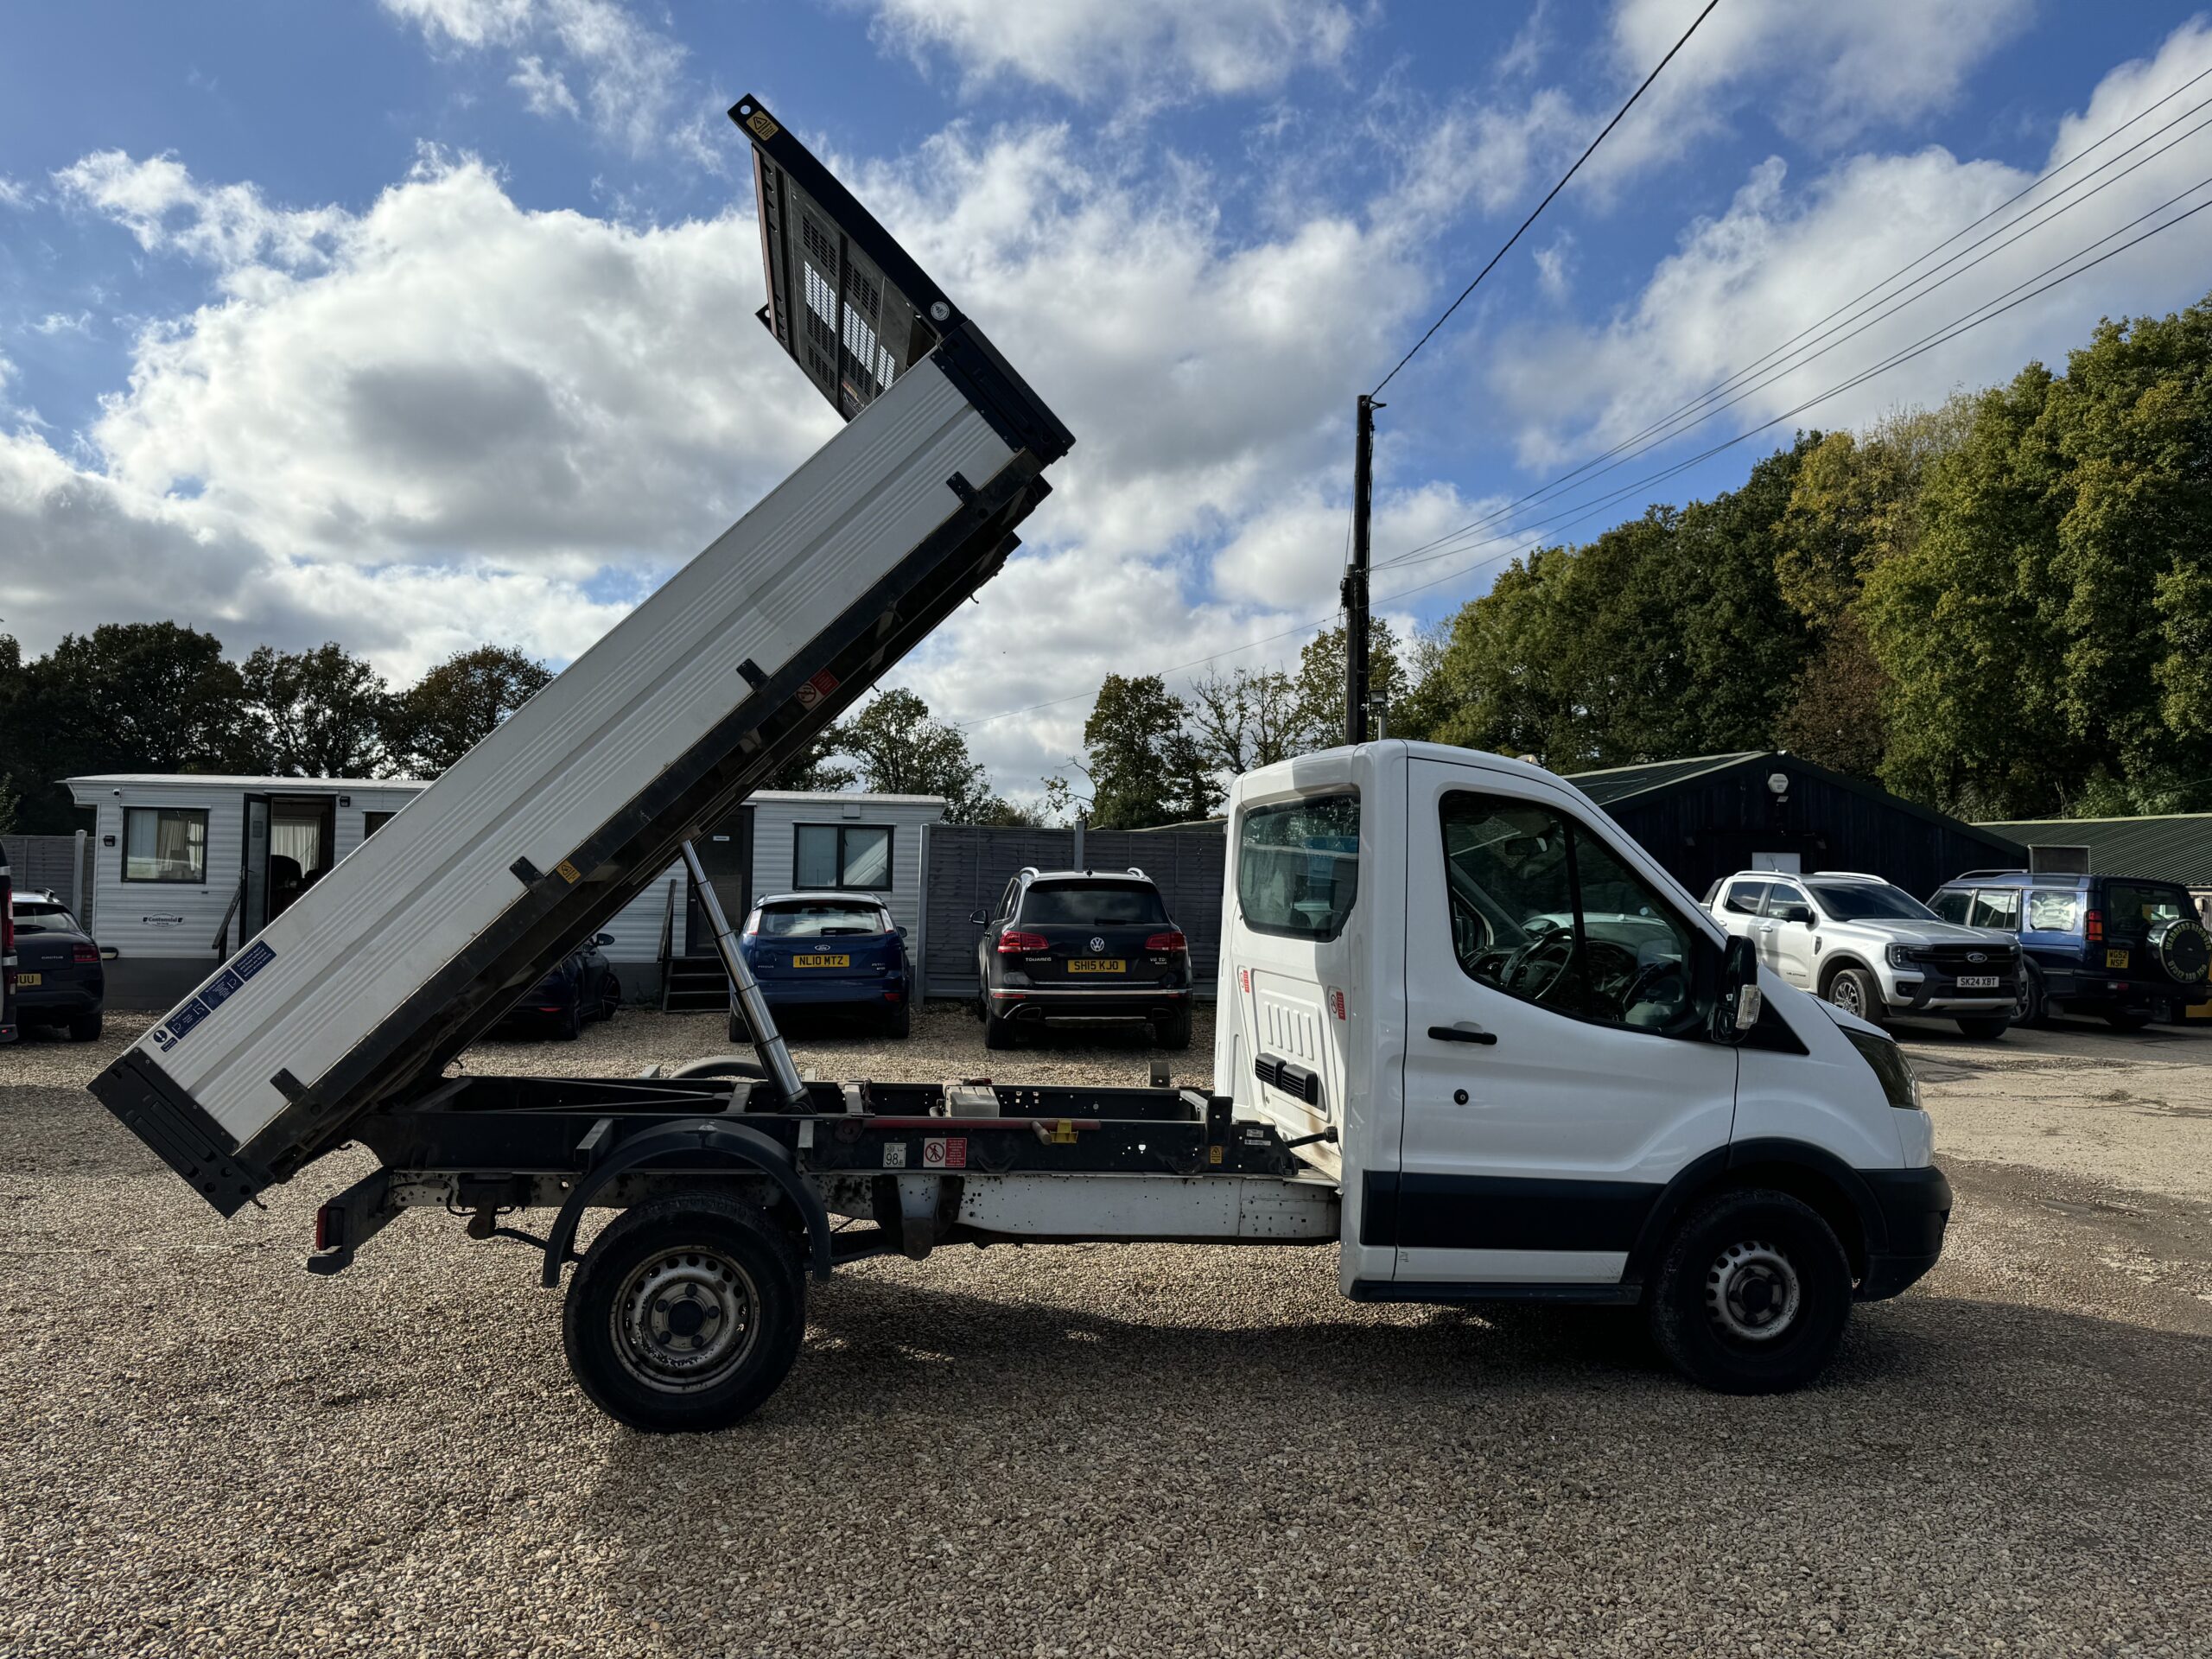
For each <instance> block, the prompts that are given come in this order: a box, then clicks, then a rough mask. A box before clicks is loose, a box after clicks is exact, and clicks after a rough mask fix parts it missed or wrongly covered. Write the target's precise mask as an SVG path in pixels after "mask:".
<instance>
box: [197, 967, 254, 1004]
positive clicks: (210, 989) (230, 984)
mask: <svg viewBox="0 0 2212 1659" xmlns="http://www.w3.org/2000/svg"><path fill="white" fill-rule="evenodd" d="M244 988H245V981H244V980H242V979H240V978H239V977H238V976H237V975H236V974H234V973H232V971H231V970H230V969H227V968H226V969H223V971H222V972H221V973H219V974H218V975H216V976H215V977H214V978H213V979H211V980H209V981H208V982H207V983H206V984H205V985H203V986H201V987H200V1001H202V1002H205V1003H206V1004H207V1007H208V1008H209V1009H210V1010H211V1011H212V1010H213V1009H216V1008H219V1007H222V1006H223V1004H224V1003H225V1002H226V1001H228V1000H229V998H230V995H231V993H232V991H236V990H242V989H244Z"/></svg>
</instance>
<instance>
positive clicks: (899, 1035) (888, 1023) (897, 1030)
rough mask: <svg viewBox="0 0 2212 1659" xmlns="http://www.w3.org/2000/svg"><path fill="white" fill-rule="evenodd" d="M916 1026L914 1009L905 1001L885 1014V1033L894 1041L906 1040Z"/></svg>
mask: <svg viewBox="0 0 2212 1659" xmlns="http://www.w3.org/2000/svg"><path fill="white" fill-rule="evenodd" d="M913 1028H914V1011H913V1009H912V1008H911V1007H908V1006H907V1005H906V1003H905V1002H901V1003H899V1006H898V1007H895V1008H893V1009H892V1010H891V1012H890V1013H888V1014H885V1015H884V1016H883V1034H884V1035H885V1036H887V1037H888V1038H890V1039H892V1040H893V1041H894V1042H903V1041H905V1040H906V1036H907V1033H910V1032H912V1030H913Z"/></svg>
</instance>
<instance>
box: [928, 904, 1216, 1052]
mask: <svg viewBox="0 0 2212 1659" xmlns="http://www.w3.org/2000/svg"><path fill="white" fill-rule="evenodd" d="M969 920H971V921H974V922H976V923H978V924H980V925H982V929H983V937H982V938H981V939H979V940H977V941H976V971H977V973H978V975H979V976H980V977H981V980H982V995H981V996H979V997H978V998H977V999H976V1012H977V1013H979V1014H982V1018H983V1046H985V1047H987V1048H1009V1047H1011V1046H1013V1044H1014V1033H1015V1030H1016V1028H1017V1027H1022V1026H1029V1027H1036V1026H1042V1025H1055V1026H1058V1025H1107V1024H1112V1025H1138V1024H1142V1023H1146V1022H1149V1023H1150V1025H1151V1027H1152V1030H1153V1037H1154V1040H1155V1041H1157V1042H1158V1043H1159V1045H1160V1046H1161V1047H1162V1048H1188V1047H1189V1046H1191V946H1190V941H1189V940H1187V939H1185V938H1184V937H1183V931H1182V930H1181V929H1180V928H1179V927H1177V926H1176V925H1175V924H1174V922H1173V919H1172V918H1170V917H1169V916H1168V914H1167V906H1166V904H1165V903H1164V902H1163V901H1162V900H1161V899H1160V889H1159V888H1158V887H1154V885H1153V884H1152V879H1151V878H1150V877H1149V876H1147V875H1146V874H1145V873H1144V872H1143V871H1142V870H1138V869H1130V870H1113V871H1107V870H1039V869H1034V868H1031V869H1026V870H1024V871H1022V872H1021V874H1019V875H1017V876H1015V877H1014V880H1011V881H1009V882H1007V884H1006V891H1005V892H1004V893H1001V894H1000V895H999V902H998V908H997V910H996V912H995V913H994V914H992V915H991V916H989V917H988V918H987V917H986V916H984V914H983V913H982V912H981V911H977V912H976V914H975V915H974V916H972V917H970V918H969Z"/></svg>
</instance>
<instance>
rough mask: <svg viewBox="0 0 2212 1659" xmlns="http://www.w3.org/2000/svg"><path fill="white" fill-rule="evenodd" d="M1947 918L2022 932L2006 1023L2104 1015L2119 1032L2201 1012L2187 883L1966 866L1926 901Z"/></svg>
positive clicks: (2203, 941)
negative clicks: (2015, 998) (2013, 1002)
mask: <svg viewBox="0 0 2212 1659" xmlns="http://www.w3.org/2000/svg"><path fill="white" fill-rule="evenodd" d="M1928 903H1929V908H1931V909H1932V910H1934V911H1935V912H1936V914H1937V915H1938V916H1941V917H1942V918H1944V920H1946V921H1953V922H1964V923H1965V924H1966V925H1967V926H1969V927H1998V928H2002V929H2004V930H2005V931H2006V932H2007V933H2013V934H2017V935H2018V936H2019V940H2020V957H2021V962H2022V965H2023V970H2022V972H2021V975H2020V979H2019V1003H2018V1007H2017V1008H2016V1009H2015V1010H2014V1013H2013V1015H2012V1023H2013V1024H2014V1025H2017V1026H2031V1025H2037V1024H2040V1023H2041V1022H2042V1020H2043V1018H2044V1015H2045V1014H2058V1013H2075V1014H2100V1015H2102V1016H2103V1018H2104V1019H2105V1020H2107V1021H2108V1022H2109V1023H2110V1024H2112V1025H2113V1026H2115V1027H2118V1028H2119V1029H2120V1030H2121V1031H2139V1030H2140V1029H2142V1027H2145V1026H2147V1025H2149V1024H2150V1023H2151V1021H2152V1020H2187V1019H2196V1018H2201V1017H2202V1015H2201V1014H2199V1013H2198V1012H2197V1010H2198V1009H2200V1008H2202V1007H2203V1005H2204V1003H2205V1001H2206V1000H2207V998H2208V996H2212V991H2208V990H2207V989H2206V971H2207V967H2208V963H2209V962H2212V943H2208V940H2207V938H2206V935H2205V931H2204V928H2203V926H2202V924H2200V923H2199V922H2198V921H2197V919H2196V903H2195V901H2194V900H2193V899H2191V898H2190V893H2189V889H2188V888H2186V887H2183V886H2181V885H2180V884H2179V883H2177V882H2173V881H2152V880H2144V879H2142V878H2139V877H2136V876H2127V875H2060V874H2030V873H2029V872H2028V871H2026V870H1970V871H1968V872H1967V874H1964V875H1961V876H1958V877H1955V879H1953V880H1949V881H1947V882H1945V883H1944V884H1943V886H1942V887H1941V888H1939V889H1938V890H1937V891H1936V896H1935V897H1934V898H1932V899H1929V901H1928Z"/></svg>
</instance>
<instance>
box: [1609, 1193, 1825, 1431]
mask: <svg viewBox="0 0 2212 1659" xmlns="http://www.w3.org/2000/svg"><path fill="white" fill-rule="evenodd" d="M1647 1313H1648V1314H1649V1319H1650V1321H1651V1333H1652V1336H1653V1337H1654V1338H1655V1339H1656V1341H1657V1342H1658V1344H1659V1347H1660V1350H1661V1351H1662V1352H1663V1353H1664V1354H1665V1355H1666V1356H1667V1357H1668V1358H1669V1360H1671V1361H1672V1362H1673V1363H1674V1365H1675V1370H1679V1371H1680V1372H1681V1374H1682V1375H1683V1376H1687V1377H1688V1378H1689V1379H1690V1380H1691V1381H1692V1382H1694V1383H1700V1384H1702V1385H1703V1386H1704V1387H1706V1388H1708V1389H1717V1390H1718V1391H1719V1392H1720V1393H1722V1394H1780V1393H1784V1392H1786V1391H1788V1390H1789V1389H1799V1388H1802V1387H1803V1386H1804V1385H1805V1384H1806V1383H1809V1382H1811V1381H1812V1380H1813V1379H1814V1378H1815V1377H1816V1376H1819V1375H1820V1374H1821V1370H1823V1369H1825V1368H1826V1366H1827V1363H1828V1361H1829V1360H1830V1359H1831V1358H1832V1357H1834V1354H1835V1351H1836V1345H1837V1344H1839V1343H1840V1342H1841V1341H1842V1340H1843V1327H1844V1323H1845V1321H1846V1320H1847V1319H1849V1318H1850V1315H1851V1262H1850V1261H1849V1259H1848V1258H1847V1256H1846V1255H1844V1250H1843V1245H1842V1243H1840V1241H1839V1240H1838V1239H1837V1237H1836V1236H1835V1233H1834V1230H1833V1229H1832V1228H1830V1227H1829V1225H1828V1224H1827V1222H1825V1221H1823V1220H1822V1219H1821V1217H1820V1215H1819V1214H1818V1212H1816V1211H1814V1210H1813V1209H1812V1208H1811V1207H1810V1206H1809V1205H1805V1204H1803V1203H1801V1202H1800V1201H1799V1200H1797V1199H1796V1198H1791V1197H1790V1196H1789V1194H1788V1193H1786V1192H1768V1191H1764V1190H1760V1189H1750V1190H1745V1191H1743V1192H1723V1193H1721V1194H1720V1195H1719V1196H1718V1197H1717V1198H1711V1199H1708V1200H1707V1202H1706V1203H1704V1204H1702V1205H1700V1206H1698V1208H1697V1209H1696V1210H1694V1211H1692V1212H1691V1213H1690V1216H1689V1217H1688V1219H1687V1220H1686V1221H1684V1222H1683V1223H1682V1224H1681V1227H1680V1229H1678V1230H1676V1232H1675V1236H1674V1238H1673V1239H1672V1240H1671V1241H1670V1242H1669V1244H1668V1247H1667V1253H1666V1255H1665V1256H1664V1257H1663V1258H1662V1261H1661V1263H1660V1268H1659V1273H1658V1276H1657V1278H1656V1281H1655V1282H1654V1283H1653V1285H1652V1287H1651V1291H1650V1294H1649V1300H1648V1302H1647Z"/></svg>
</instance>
